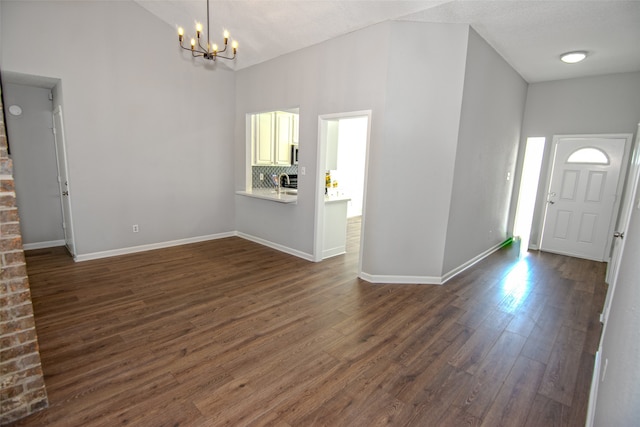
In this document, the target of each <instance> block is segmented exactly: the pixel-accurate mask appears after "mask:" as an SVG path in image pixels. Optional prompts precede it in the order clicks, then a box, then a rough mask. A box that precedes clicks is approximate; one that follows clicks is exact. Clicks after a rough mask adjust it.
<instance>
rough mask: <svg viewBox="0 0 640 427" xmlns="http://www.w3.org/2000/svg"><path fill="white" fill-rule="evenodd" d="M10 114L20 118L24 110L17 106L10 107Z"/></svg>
mask: <svg viewBox="0 0 640 427" xmlns="http://www.w3.org/2000/svg"><path fill="white" fill-rule="evenodd" d="M9 113H10V114H11V115H13V116H19V115H20V114H22V108H20V107H19V106H17V105H10V106H9Z"/></svg>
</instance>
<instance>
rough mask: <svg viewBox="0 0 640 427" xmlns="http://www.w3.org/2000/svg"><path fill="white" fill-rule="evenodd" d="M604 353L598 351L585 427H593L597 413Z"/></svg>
mask: <svg viewBox="0 0 640 427" xmlns="http://www.w3.org/2000/svg"><path fill="white" fill-rule="evenodd" d="M601 354H602V351H600V350H598V351H596V359H595V363H594V366H593V376H592V377H591V389H590V390H589V404H588V406H587V421H586V422H585V424H584V425H585V427H592V426H593V421H594V417H595V411H596V398H597V397H598V385H599V384H600V364H601V363H602V361H601Z"/></svg>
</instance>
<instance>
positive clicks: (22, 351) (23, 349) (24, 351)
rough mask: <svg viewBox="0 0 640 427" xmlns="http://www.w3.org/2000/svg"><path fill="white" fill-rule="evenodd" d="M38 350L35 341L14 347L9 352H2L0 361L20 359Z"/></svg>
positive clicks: (0, 351) (0, 352)
mask: <svg viewBox="0 0 640 427" xmlns="http://www.w3.org/2000/svg"><path fill="white" fill-rule="evenodd" d="M36 350H37V347H36V343H35V341H32V342H30V343H28V344H26V345H21V346H19V347H12V348H10V349H7V350H0V360H3V361H9V360H13V359H19V358H20V357H22V356H25V355H28V354H32V353H34V352H35V351H36Z"/></svg>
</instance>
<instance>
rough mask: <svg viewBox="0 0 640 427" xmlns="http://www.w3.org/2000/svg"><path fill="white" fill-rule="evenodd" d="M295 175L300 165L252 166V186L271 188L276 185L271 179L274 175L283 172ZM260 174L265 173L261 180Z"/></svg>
mask: <svg viewBox="0 0 640 427" xmlns="http://www.w3.org/2000/svg"><path fill="white" fill-rule="evenodd" d="M283 172H284V173H286V174H288V175H295V174H297V173H298V165H291V166H251V187H252V188H271V187H274V186H275V185H274V184H273V182H272V181H271V176H272V175H276V176H278V175H280V174H281V173H283ZM260 174H263V175H264V180H262V181H260Z"/></svg>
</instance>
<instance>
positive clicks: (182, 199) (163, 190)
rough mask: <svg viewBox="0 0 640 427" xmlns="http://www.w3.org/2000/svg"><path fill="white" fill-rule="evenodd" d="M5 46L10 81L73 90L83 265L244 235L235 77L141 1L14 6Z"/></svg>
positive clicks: (68, 112) (70, 104) (69, 96)
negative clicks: (188, 45)
mask: <svg viewBox="0 0 640 427" xmlns="http://www.w3.org/2000/svg"><path fill="white" fill-rule="evenodd" d="M1 40H2V41H1V43H2V67H3V71H12V72H16V73H23V74H32V75H38V76H47V77H53V78H59V79H61V82H62V86H63V87H64V114H65V116H64V119H65V125H66V137H67V138H66V139H67V149H68V160H69V175H70V181H71V186H72V188H73V192H74V193H73V195H72V208H73V216H74V222H75V234H76V246H77V251H78V253H79V254H80V255H82V254H90V253H94V252H99V251H106V250H112V249H119V248H127V247H132V246H136V245H143V244H151V243H158V242H165V241H171V240H176V239H183V238H191V237H198V236H207V235H211V234H216V233H222V232H229V231H233V230H234V229H235V224H234V201H233V191H232V190H233V187H234V181H233V168H234V162H233V122H234V100H235V97H234V84H235V80H234V74H233V73H232V72H230V71H226V70H224V69H222V68H221V67H218V69H216V70H212V69H209V68H208V67H204V66H202V65H201V64H194V61H193V60H192V59H191V58H190V55H189V54H188V53H187V54H186V55H183V54H182V52H181V51H180V50H179V48H178V46H177V38H176V35H175V33H174V30H173V29H172V28H171V27H170V26H168V25H166V24H165V23H163V22H161V21H160V20H159V19H157V18H155V17H154V16H153V15H151V14H150V13H148V12H147V11H146V10H144V9H143V8H141V7H140V6H138V5H137V4H135V3H134V2H131V1H118V2H57V1H43V2H37V1H29V2H24V1H19V2H13V1H3V2H2V34H1ZM25 41H27V42H25ZM31 41H37V42H36V43H37V47H38V54H37V55H34V54H33V49H32V47H33V46H31V47H30V48H29V49H25V47H26V46H30V45H29V43H31ZM25 43H27V44H26V45H25ZM132 224H139V226H140V232H139V233H137V234H134V233H132V228H131V226H132Z"/></svg>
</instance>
